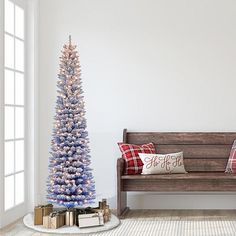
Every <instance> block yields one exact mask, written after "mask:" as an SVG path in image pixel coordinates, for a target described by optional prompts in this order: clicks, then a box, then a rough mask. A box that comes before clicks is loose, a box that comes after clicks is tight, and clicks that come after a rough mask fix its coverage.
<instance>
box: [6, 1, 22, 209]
mask: <svg viewBox="0 0 236 236" xmlns="http://www.w3.org/2000/svg"><path fill="white" fill-rule="evenodd" d="M24 35H25V32H24V10H23V9H22V8H21V7H19V6H18V5H16V4H14V3H13V2H12V1H10V0H5V35H4V38H5V40H4V116H5V119H4V127H5V130H4V141H5V143H4V167H5V168H4V177H5V178H4V186H5V189H4V192H5V198H4V208H5V210H8V209H10V208H12V207H14V206H16V205H18V204H20V203H23V202H24V192H25V191H24V188H25V186H24V176H25V175H24V169H25V168H24V159H25V157H24V156H25V155H24V145H25V134H24V127H25V118H24V117H25V116H24V113H25V106H24V104H25V102H24V100H25V99H24V94H25V93H24V84H25V83H24V82H25V68H24V61H25V56H24V55H25V53H24V45H25V41H24V38H25V37H24Z"/></svg>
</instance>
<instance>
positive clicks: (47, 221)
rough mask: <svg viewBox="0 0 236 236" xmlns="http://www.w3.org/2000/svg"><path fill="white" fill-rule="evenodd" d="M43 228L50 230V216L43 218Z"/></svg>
mask: <svg viewBox="0 0 236 236" xmlns="http://www.w3.org/2000/svg"><path fill="white" fill-rule="evenodd" d="M43 227H44V228H46V229H50V228H51V217H50V216H44V217H43Z"/></svg>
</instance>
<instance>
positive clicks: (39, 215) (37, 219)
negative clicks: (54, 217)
mask: <svg viewBox="0 0 236 236" xmlns="http://www.w3.org/2000/svg"><path fill="white" fill-rule="evenodd" d="M52 211H53V205H52V204H47V205H38V206H35V208H34V224H35V225H42V224H43V217H44V216H48V215H49V214H50V213H51V212H52Z"/></svg>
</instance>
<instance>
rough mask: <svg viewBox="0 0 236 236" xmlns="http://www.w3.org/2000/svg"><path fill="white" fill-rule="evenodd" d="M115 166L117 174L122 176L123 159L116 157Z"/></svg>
mask: <svg viewBox="0 0 236 236" xmlns="http://www.w3.org/2000/svg"><path fill="white" fill-rule="evenodd" d="M116 168H117V175H118V176H122V175H123V174H124V170H125V160H124V159H123V158H118V159H117V164H116Z"/></svg>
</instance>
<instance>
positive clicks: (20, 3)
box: [3, 0, 27, 212]
mask: <svg viewBox="0 0 236 236" xmlns="http://www.w3.org/2000/svg"><path fill="white" fill-rule="evenodd" d="M8 1H10V2H12V3H13V4H14V19H13V25H14V27H13V28H14V30H13V33H9V32H7V31H6V30H5V22H4V44H5V36H6V35H8V36H10V37H12V38H13V40H14V49H13V50H14V65H13V67H12V68H11V67H8V66H6V65H5V60H4V63H3V68H4V72H3V73H4V79H3V88H4V92H3V94H4V95H5V71H6V70H7V71H12V72H13V73H14V92H13V94H14V99H13V100H14V101H13V104H7V103H6V102H5V96H4V98H3V104H4V112H3V113H4V116H5V108H7V107H12V108H14V125H13V126H14V136H13V138H10V139H6V138H5V117H3V120H4V121H3V124H4V131H3V133H4V135H3V136H4V144H3V166H4V176H3V178H4V180H3V181H4V188H3V190H4V196H3V207H4V212H7V211H10V210H12V209H14V208H15V207H17V206H18V205H21V204H24V203H25V202H26V187H25V186H26V174H25V169H26V168H25V163H26V152H25V150H26V141H25V136H26V132H27V131H26V127H25V124H26V109H27V107H26V104H25V103H26V99H25V97H26V96H25V93H26V90H25V84H26V66H25V61H26V49H27V45H26V42H25V39H26V30H25V29H26V27H25V25H26V17H25V16H26V6H25V5H26V4H25V3H24V2H23V1H21V0H8ZM4 3H5V0H4ZM16 6H17V7H19V8H21V9H22V10H23V11H24V12H23V14H24V35H23V38H20V37H18V36H17V35H16V19H15V17H16V10H15V9H16ZM4 9H5V7H4ZM4 17H5V11H4ZM17 40H19V41H20V42H22V43H23V46H24V53H23V57H24V58H23V68H22V70H19V69H18V68H16V41H17ZM4 56H5V53H4ZM16 73H20V74H21V75H23V78H24V79H23V81H24V86H23V90H24V102H23V105H19V104H17V103H16V87H15V86H16ZM17 108H23V114H24V131H23V137H20V138H17V137H16V110H17ZM20 140H21V141H23V142H24V157H23V162H24V166H23V170H19V171H17V170H16V141H20ZM7 142H13V145H14V163H13V172H11V173H7V174H6V173H5V144H6V143H7ZM20 173H23V178H24V189H23V201H21V202H19V203H16V194H17V193H16V188H17V187H16V176H17V174H20ZM10 176H13V179H14V197H13V206H11V207H9V208H6V206H5V179H6V178H7V177H10Z"/></svg>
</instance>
